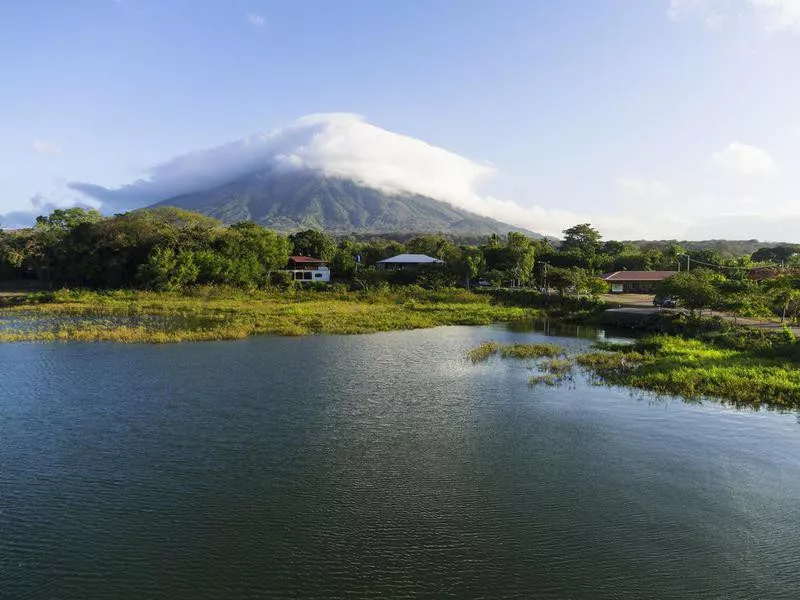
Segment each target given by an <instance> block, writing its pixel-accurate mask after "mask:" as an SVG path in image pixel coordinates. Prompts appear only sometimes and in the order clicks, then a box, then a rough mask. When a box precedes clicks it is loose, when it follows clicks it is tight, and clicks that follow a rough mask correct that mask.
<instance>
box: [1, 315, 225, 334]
mask: <svg viewBox="0 0 800 600" xmlns="http://www.w3.org/2000/svg"><path fill="white" fill-rule="evenodd" d="M212 325H219V320H218V319H216V318H214V317H198V316H194V315H186V316H184V315H145V314H135V315H114V316H108V315H89V316H73V315H27V314H16V315H15V314H12V315H0V333H9V332H14V333H17V332H20V333H25V332H35V331H42V332H55V331H59V330H65V329H92V330H97V329H101V330H102V329H116V328H119V327H130V328H145V329H151V330H154V331H166V332H171V331H184V330H190V331H194V330H199V329H204V328H208V327H211V326H212Z"/></svg>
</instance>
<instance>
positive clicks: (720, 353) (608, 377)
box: [576, 336, 800, 408]
mask: <svg viewBox="0 0 800 600" xmlns="http://www.w3.org/2000/svg"><path fill="white" fill-rule="evenodd" d="M576 360H577V362H578V364H579V365H581V366H582V367H584V368H585V369H586V370H588V371H589V372H590V373H592V374H593V375H594V376H595V377H596V380H597V381H598V382H600V383H606V384H609V385H626V386H631V387H635V388H640V389H643V390H648V391H652V392H655V393H658V394H670V395H678V396H683V397H685V398H689V399H697V398H703V397H713V398H717V399H720V400H723V401H727V402H730V403H732V404H735V405H737V406H760V405H762V404H765V405H770V406H778V407H785V408H797V407H800V370H799V369H797V365H796V363H795V362H792V361H791V360H789V359H787V357H786V356H785V355H781V353H778V354H776V353H775V351H774V349H760V350H737V349H732V348H724V347H719V346H716V345H713V344H711V343H709V342H707V341H701V340H691V339H684V338H680V337H673V336H655V337H650V338H645V339H643V340H640V341H639V342H637V343H636V344H633V345H631V346H628V347H625V348H617V349H615V350H614V351H613V352H592V353H588V354H583V355H580V356H578V357H577V359H576Z"/></svg>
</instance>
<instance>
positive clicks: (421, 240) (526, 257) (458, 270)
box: [0, 207, 800, 315]
mask: <svg viewBox="0 0 800 600" xmlns="http://www.w3.org/2000/svg"><path fill="white" fill-rule="evenodd" d="M798 250H800V247H797V246H793V245H784V246H777V247H776V246H771V247H764V248H761V249H758V250H757V251H756V252H754V253H753V254H752V255H750V256H742V257H738V258H732V257H726V256H724V255H723V254H721V253H720V252H717V251H714V250H708V249H687V248H685V247H683V246H681V245H680V244H677V243H667V244H663V245H661V246H659V247H653V246H646V245H642V244H639V243H632V242H619V241H613V240H612V241H604V240H603V238H602V236H601V234H600V232H599V231H598V230H597V229H595V228H593V227H592V226H591V225H590V224H587V223H583V224H579V225H575V226H573V227H570V228H568V229H566V230H564V232H563V239H562V240H561V241H560V242H559V241H554V240H551V239H546V238H542V239H532V238H530V237H528V236H526V235H524V234H523V233H520V232H510V233H508V234H507V235H505V236H500V235H496V234H494V235H491V236H488V237H486V238H485V239H483V241H482V242H480V243H463V242H461V243H460V242H459V240H457V239H454V238H451V237H448V236H445V235H442V234H428V235H417V236H415V237H411V238H407V239H405V240H404V241H402V242H401V241H398V240H396V239H386V238H381V237H375V236H371V237H369V238H367V239H364V238H361V239H359V238H358V237H357V236H340V237H337V238H334V237H332V236H330V235H327V234H325V233H323V232H321V231H315V230H307V231H300V232H297V233H294V234H292V235H283V234H280V233H277V232H275V231H271V230H268V229H265V228H263V227H261V226H259V225H257V224H256V223H253V222H241V223H236V224H234V225H230V226H223V225H222V224H221V223H220V222H219V221H217V220H216V219H213V218H211V217H208V216H205V215H202V214H199V213H194V212H190V211H186V210H182V209H178V208H173V207H158V208H152V209H141V210H135V211H131V212H127V213H123V214H119V215H115V216H112V217H103V216H101V215H100V213H98V212H97V211H95V210H87V209H83V208H68V209H57V210H55V211H53V212H52V213H51V214H49V215H46V216H40V217H38V218H37V219H36V223H35V225H34V226H33V227H32V228H30V229H23V230H16V231H1V230H0V279H4V280H14V279H19V278H20V277H27V278H31V279H36V280H38V283H39V284H40V285H41V286H42V287H45V288H57V287H84V288H91V289H117V288H140V289H155V290H168V291H169V290H180V289H183V288H185V287H187V286H192V285H204V284H212V285H230V286H236V287H242V288H263V287H267V286H270V285H290V284H291V283H290V281H288V279H287V276H288V274H287V273H285V272H283V269H285V268H286V266H287V262H288V257H289V256H290V255H295V254H299V255H304V256H313V257H316V258H320V259H322V260H325V261H328V262H329V263H330V267H331V270H332V274H333V278H334V279H335V280H338V281H342V282H350V283H353V284H361V285H363V286H367V285H374V284H376V283H381V282H388V283H393V284H410V283H416V284H420V285H423V286H426V287H435V286H450V285H457V284H460V285H466V286H474V285H476V284H477V283H480V284H487V283H488V284H491V285H496V286H514V287H536V288H547V289H553V290H556V291H558V292H559V293H560V294H562V295H563V294H566V293H577V294H586V295H591V296H595V295H597V294H599V293H601V292H604V291H606V288H607V286H606V283H605V282H604V281H602V280H601V279H600V278H599V276H600V274H602V273H604V272H608V271H624V270H684V271H685V270H686V267H687V266H691V267H692V271H691V273H692V274H691V275H687V274H684V275H682V276H681V277H678V278H676V279H674V280H673V281H672V282H671V283H669V284H667V285H666V287H665V288H664V289H663V290H662V291H663V293H669V294H670V295H675V296H678V297H680V298H681V300H682V302H683V303H684V304H685V305H686V306H687V307H688V306H690V305H691V306H694V307H700V305H701V304H702V305H703V306H702V308H709V307H711V306H712V305H714V306H722V305H723V304H724V303H725V302H727V303H728V304H729V305H730V309H731V310H737V311H739V312H741V313H742V314H745V313H748V312H751V313H752V312H758V311H761V312H764V311H766V310H767V308H768V307H772V308H774V305H775V303H776V302H779V301H778V300H776V298H777V294H778V292H774V293H772V292H770V293H771V294H772V296H775V297H774V298H773V297H772V296H769V298H771V299H768V298H767V297H766V296H764V294H765V293H766V291H767V290H776V289H778V288H780V293H781V294H782V295H781V296H780V298H781V300H780V302H783V305H782V306H783V308H782V310H781V313H782V314H788V315H792V314H794V313H793V311H794V307H795V305H796V304H797V306H798V311H800V298H795V295H797V290H798V289H800V285H795V283H798V284H800V281H797V282H796V281H795V280H794V279H793V278H792V277H790V276H788V275H784V276H783V277H782V278H780V283H772V282H770V283H768V284H765V285H762V284H759V283H757V282H755V281H752V280H751V279H750V278H749V277H748V273H749V270H750V269H751V268H752V267H753V266H755V265H763V264H771V265H781V266H782V267H783V268H784V269H785V272H787V273H788V272H791V269H792V268H794V267H798V268H800V259H798V257H799V256H800V254H798ZM406 252H407V253H414V254H427V255H429V256H432V257H434V258H438V259H440V260H442V261H444V264H443V265H441V266H438V267H431V268H425V269H417V270H411V271H397V272H383V271H380V270H378V269H377V268H376V264H377V262H378V261H379V260H382V259H384V258H388V257H390V256H394V255H396V254H401V253H406ZM689 283H691V285H689ZM678 284H685V285H683V288H680V289H679V288H677V287H675V286H676V285H678ZM670 286H672V287H670ZM687 286H688V287H687ZM691 286H694V290H695V291H694V292H691V293H690V292H689V291H687V290H689V288H691ZM781 286H782V287H781ZM712 288H713V293H712V292H711V291H710V290H711V289H712ZM695 292H696V293H695ZM701 292H702V293H701ZM703 294H706V296H705V297H703ZM708 294H711V295H710V296H709V295H708ZM793 294H794V295H793ZM712 296H713V298H712ZM701 298H702V300H701ZM737 302H738V303H739V304H737V305H736V306H733V304H735V303H737Z"/></svg>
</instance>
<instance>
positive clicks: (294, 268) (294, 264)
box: [285, 256, 331, 283]
mask: <svg viewBox="0 0 800 600" xmlns="http://www.w3.org/2000/svg"><path fill="white" fill-rule="evenodd" d="M285 270H286V271H287V272H289V273H291V274H292V279H294V280H295V281H304V282H305V281H319V282H322V283H330V280H331V270H330V269H329V268H328V263H327V261H324V260H322V259H319V258H312V257H311V256H290V257H289V266H288V267H286V269H285Z"/></svg>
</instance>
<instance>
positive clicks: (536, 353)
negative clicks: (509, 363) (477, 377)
mask: <svg viewBox="0 0 800 600" xmlns="http://www.w3.org/2000/svg"><path fill="white" fill-rule="evenodd" d="M496 354H499V355H500V356H501V357H502V358H518V359H535V358H544V357H547V358H554V357H557V356H564V355H565V352H564V348H562V347H561V346H558V345H556V344H498V343H497V342H482V343H481V345H480V346H478V347H477V348H473V349H472V350H470V351H469V352H468V353H467V358H468V359H469V360H471V361H472V362H473V363H479V362H484V361H486V360H489V358H491V357H492V356H495V355H496Z"/></svg>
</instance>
